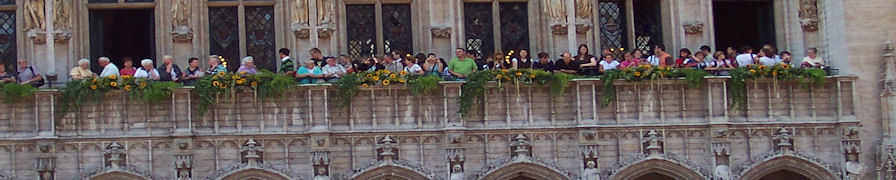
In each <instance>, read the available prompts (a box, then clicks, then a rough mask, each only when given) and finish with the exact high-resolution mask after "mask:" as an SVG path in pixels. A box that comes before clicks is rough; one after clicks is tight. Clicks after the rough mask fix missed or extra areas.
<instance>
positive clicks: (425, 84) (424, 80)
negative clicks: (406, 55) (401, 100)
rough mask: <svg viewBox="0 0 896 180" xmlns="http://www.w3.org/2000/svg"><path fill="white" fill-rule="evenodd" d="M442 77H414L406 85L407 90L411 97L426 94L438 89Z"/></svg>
mask: <svg viewBox="0 0 896 180" xmlns="http://www.w3.org/2000/svg"><path fill="white" fill-rule="evenodd" d="M441 81H442V77H439V76H416V77H415V78H413V79H412V80H411V82H410V83H408V89H409V90H410V91H411V94H413V95H419V94H428V93H430V92H432V91H434V90H438V89H439V82H441Z"/></svg>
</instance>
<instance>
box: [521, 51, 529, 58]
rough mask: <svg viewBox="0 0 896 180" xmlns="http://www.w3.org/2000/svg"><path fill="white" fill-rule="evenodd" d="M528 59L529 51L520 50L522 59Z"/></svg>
mask: <svg viewBox="0 0 896 180" xmlns="http://www.w3.org/2000/svg"><path fill="white" fill-rule="evenodd" d="M526 57H529V51H526V50H520V58H526Z"/></svg>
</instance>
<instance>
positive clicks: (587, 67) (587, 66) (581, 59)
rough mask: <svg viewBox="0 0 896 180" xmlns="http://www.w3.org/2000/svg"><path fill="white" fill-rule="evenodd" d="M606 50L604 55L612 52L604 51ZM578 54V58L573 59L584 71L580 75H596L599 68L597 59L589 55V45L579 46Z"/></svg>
mask: <svg viewBox="0 0 896 180" xmlns="http://www.w3.org/2000/svg"><path fill="white" fill-rule="evenodd" d="M604 50H605V52H603V53H609V52H610V50H609V49H604ZM578 53H579V54H578V55H576V57H573V60H575V61H576V62H578V63H579V67H580V69H581V70H582V72H580V73H579V74H586V75H594V74H595V73H594V72H595V71H596V70H598V67H597V65H598V64H597V59H596V58H595V57H594V56H592V55H591V54H588V45H585V44H582V45H579V51H578ZM611 54H612V53H611Z"/></svg>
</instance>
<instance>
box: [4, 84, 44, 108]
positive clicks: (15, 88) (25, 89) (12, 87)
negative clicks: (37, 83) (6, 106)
mask: <svg viewBox="0 0 896 180" xmlns="http://www.w3.org/2000/svg"><path fill="white" fill-rule="evenodd" d="M0 88H2V89H0V97H3V102H4V103H14V102H19V101H21V100H23V99H25V98H28V97H31V96H32V95H34V91H36V90H37V88H34V87H33V86H31V85H30V84H25V85H22V84H19V83H6V84H3V86H2V87H0Z"/></svg>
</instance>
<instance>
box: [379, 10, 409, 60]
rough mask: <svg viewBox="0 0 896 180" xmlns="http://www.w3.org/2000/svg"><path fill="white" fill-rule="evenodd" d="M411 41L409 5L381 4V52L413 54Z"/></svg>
mask: <svg viewBox="0 0 896 180" xmlns="http://www.w3.org/2000/svg"><path fill="white" fill-rule="evenodd" d="M413 47H414V41H413V40H412V39H411V5H410V4H383V52H384V53H391V52H392V51H399V52H403V53H411V52H414V49H413Z"/></svg>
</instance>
